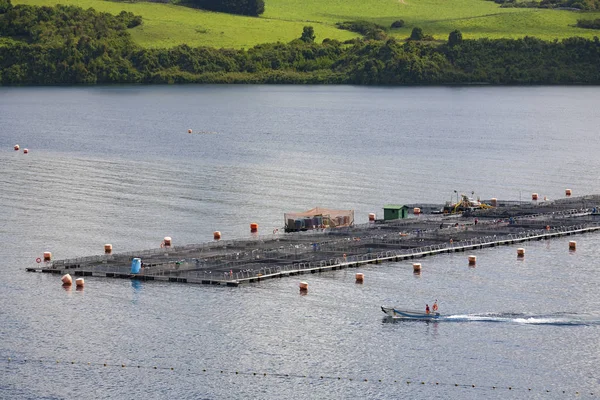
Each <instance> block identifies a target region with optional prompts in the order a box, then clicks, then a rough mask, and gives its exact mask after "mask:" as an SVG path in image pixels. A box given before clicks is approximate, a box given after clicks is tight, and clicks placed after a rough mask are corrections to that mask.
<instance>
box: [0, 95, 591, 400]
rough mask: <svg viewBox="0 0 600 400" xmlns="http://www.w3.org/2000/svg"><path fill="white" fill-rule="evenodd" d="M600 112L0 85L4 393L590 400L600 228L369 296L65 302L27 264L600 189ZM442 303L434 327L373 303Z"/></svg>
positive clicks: (527, 103) (524, 99)
mask: <svg viewBox="0 0 600 400" xmlns="http://www.w3.org/2000/svg"><path fill="white" fill-rule="evenodd" d="M599 105H600V88H593V87H532V88H516V87H511V88H485V87H476V88H393V89H388V88H362V87H349V86H345V87H327V86H318V87H311V86H182V87H173V86H170V87H160V86H153V87H122V88H121V87H110V88H106V87H105V88H9V89H7V88H0V168H1V172H2V173H1V174H0V207H1V209H0V240H1V241H2V247H1V248H0V255H2V257H1V258H0V302H1V304H2V307H1V308H0V359H1V360H0V398H31V399H37V398H47V399H63V398H65V399H68V398H132V399H133V398H191V399H192V398H193V399H196V398H209V399H220V398H261V399H282V398H292V397H294V398H369V399H370V398H381V399H388V398H440V399H446V398H457V399H468V398H474V399H475V398H500V399H504V398H524V397H529V398H565V397H568V398H572V397H576V396H578V397H581V398H596V397H598V396H599V395H600V380H599V377H600V374H599V373H598V370H597V365H598V363H599V362H600V341H599V340H598V335H599V333H600V312H598V310H599V309H600V294H599V293H598V290H597V288H598V285H599V284H600V274H599V272H598V261H597V260H598V259H599V257H600V250H598V249H599V247H600V246H599V245H600V236H598V235H597V234H588V235H583V236H579V237H577V238H576V240H577V244H578V248H577V251H576V252H573V253H569V252H568V249H567V247H568V246H567V241H568V240H569V239H557V240H553V241H547V242H536V243H528V244H526V251H527V256H526V259H525V260H521V261H518V260H516V256H515V252H516V250H515V248H513V247H506V248H494V249H487V250H481V251H478V252H477V256H478V264H477V267H476V268H468V266H467V262H466V259H465V257H466V256H465V255H444V256H438V257H432V258H428V259H424V260H423V273H422V274H421V275H420V276H414V275H413V274H412V271H411V266H410V263H388V264H383V265H373V266H368V267H364V268H361V270H360V272H363V273H365V283H364V284H363V285H356V284H355V283H354V273H355V272H357V271H356V270H350V271H335V272H330V273H323V274H319V275H310V276H305V277H303V279H306V280H307V281H308V282H309V285H310V290H309V293H308V294H307V295H306V296H300V295H299V293H298V290H297V287H298V286H297V285H298V279H297V278H288V279H281V280H274V281H267V282H261V283H258V284H252V285H246V286H241V287H239V288H224V287H206V286H188V285H176V284H162V283H154V282H144V283H140V282H136V281H129V280H123V281H121V280H105V279H100V278H88V279H87V280H86V287H85V289H84V290H83V291H76V290H75V289H73V290H69V291H65V290H63V288H62V287H61V286H60V283H59V277H58V276H50V275H45V274H32V273H26V272H25V268H26V267H28V266H32V265H34V264H35V258H36V257H39V256H40V255H41V254H42V252H43V251H52V252H53V255H54V257H55V258H59V259H60V258H69V257H77V256H84V255H92V254H99V253H100V252H101V251H102V249H103V244H104V243H112V244H113V246H114V249H115V251H117V252H121V251H131V250H139V249H147V248H154V247H157V246H158V245H159V244H160V242H161V240H162V238H163V237H164V236H171V237H172V238H173V241H174V243H175V244H176V245H177V244H188V243H199V242H204V241H207V240H210V239H211V238H212V232H213V231H215V230H219V231H221V232H222V234H223V237H224V238H226V239H229V238H236V237H245V236H247V235H249V232H248V231H249V223H250V222H257V223H258V224H259V226H260V231H261V233H270V232H271V231H272V230H273V229H275V228H280V227H281V226H282V225H283V214H284V213H285V212H287V211H301V210H305V209H309V208H312V207H315V206H323V207H330V208H352V209H354V210H355V212H356V220H357V222H359V223H361V222H366V221H367V216H368V213H369V212H376V213H379V214H381V212H382V206H383V205H384V204H387V203H399V204H402V203H415V202H422V201H425V202H429V203H443V202H444V201H447V200H450V198H451V197H452V196H453V195H454V196H455V194H454V191H455V190H456V191H457V192H460V193H470V192H471V191H473V192H475V196H481V197H482V198H491V197H496V198H500V199H512V200H518V199H520V198H521V199H523V200H525V199H528V198H529V197H530V196H531V193H532V192H537V193H539V194H540V196H542V197H543V196H547V197H548V198H550V199H553V198H559V197H562V196H563V194H564V189H565V188H571V189H572V190H573V192H574V194H575V195H583V194H593V193H600V180H599V179H598V171H600V158H598V154H600V141H598V140H597V136H598V126H600V114H598V113H597V109H598V106H599ZM188 129H192V130H193V131H194V133H193V134H188V133H187V131H188ZM199 132H202V133H199ZM207 132H210V133H207ZM17 143H18V144H19V145H20V146H21V148H28V149H29V154H27V155H25V154H23V153H22V152H15V151H13V150H12V148H13V146H14V145H15V144H17ZM436 298H437V299H438V300H439V301H440V305H441V312H442V313H443V314H444V315H447V317H446V318H444V319H443V320H441V321H439V322H436V323H423V322H413V323H411V322H408V323H406V322H405V323H389V322H387V321H385V320H384V319H383V313H381V311H380V310H379V306H380V305H381V304H397V305H405V306H407V307H410V308H420V307H424V304H425V303H427V302H429V303H431V302H432V301H433V300H434V299H436ZM104 364H106V366H104ZM138 366H139V368H138ZM154 367H156V369H155V368H154ZM171 368H172V369H171ZM265 374H266V375H265ZM338 378H339V379H338ZM380 380H381V381H380ZM407 382H411V383H407ZM421 382H423V384H422V383H421ZM456 385H458V386H456ZM473 385H474V387H473ZM494 387H496V388H494ZM509 387H511V388H512V389H510V390H509V389H508V388H509ZM529 388H531V391H529V390H528V389H529ZM548 391H549V392H548ZM563 391H565V393H563ZM576 392H579V394H578V395H576ZM592 393H593V394H592Z"/></svg>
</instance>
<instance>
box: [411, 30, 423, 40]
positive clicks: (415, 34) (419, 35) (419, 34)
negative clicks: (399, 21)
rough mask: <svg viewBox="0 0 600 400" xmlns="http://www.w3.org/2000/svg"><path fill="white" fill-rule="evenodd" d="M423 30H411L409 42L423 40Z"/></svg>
mask: <svg viewBox="0 0 600 400" xmlns="http://www.w3.org/2000/svg"><path fill="white" fill-rule="evenodd" d="M423 36H424V35H423V29H421V28H413V30H412V32H411V33H410V40H423Z"/></svg>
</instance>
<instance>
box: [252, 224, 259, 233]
mask: <svg viewBox="0 0 600 400" xmlns="http://www.w3.org/2000/svg"><path fill="white" fill-rule="evenodd" d="M250 232H252V233H256V232H258V224H257V223H256V222H253V223H251V224H250Z"/></svg>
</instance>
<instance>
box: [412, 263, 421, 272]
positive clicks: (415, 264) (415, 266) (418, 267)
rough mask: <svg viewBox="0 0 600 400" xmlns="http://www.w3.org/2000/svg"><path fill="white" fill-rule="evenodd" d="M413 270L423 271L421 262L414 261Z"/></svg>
mask: <svg viewBox="0 0 600 400" xmlns="http://www.w3.org/2000/svg"><path fill="white" fill-rule="evenodd" d="M413 272H414V273H417V274H418V273H420V272H421V263H414V264H413Z"/></svg>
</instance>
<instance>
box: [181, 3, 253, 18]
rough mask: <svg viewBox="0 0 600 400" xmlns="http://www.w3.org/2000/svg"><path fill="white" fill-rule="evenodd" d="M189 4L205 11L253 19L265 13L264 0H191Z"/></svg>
mask: <svg viewBox="0 0 600 400" xmlns="http://www.w3.org/2000/svg"><path fill="white" fill-rule="evenodd" d="M189 3H190V4H192V5H193V6H195V7H199V8H202V9H205V10H211V11H218V12H224V13H229V14H241V15H250V16H253V17H257V16H259V15H260V14H262V13H263V12H265V2H264V0H190V1H189Z"/></svg>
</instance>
